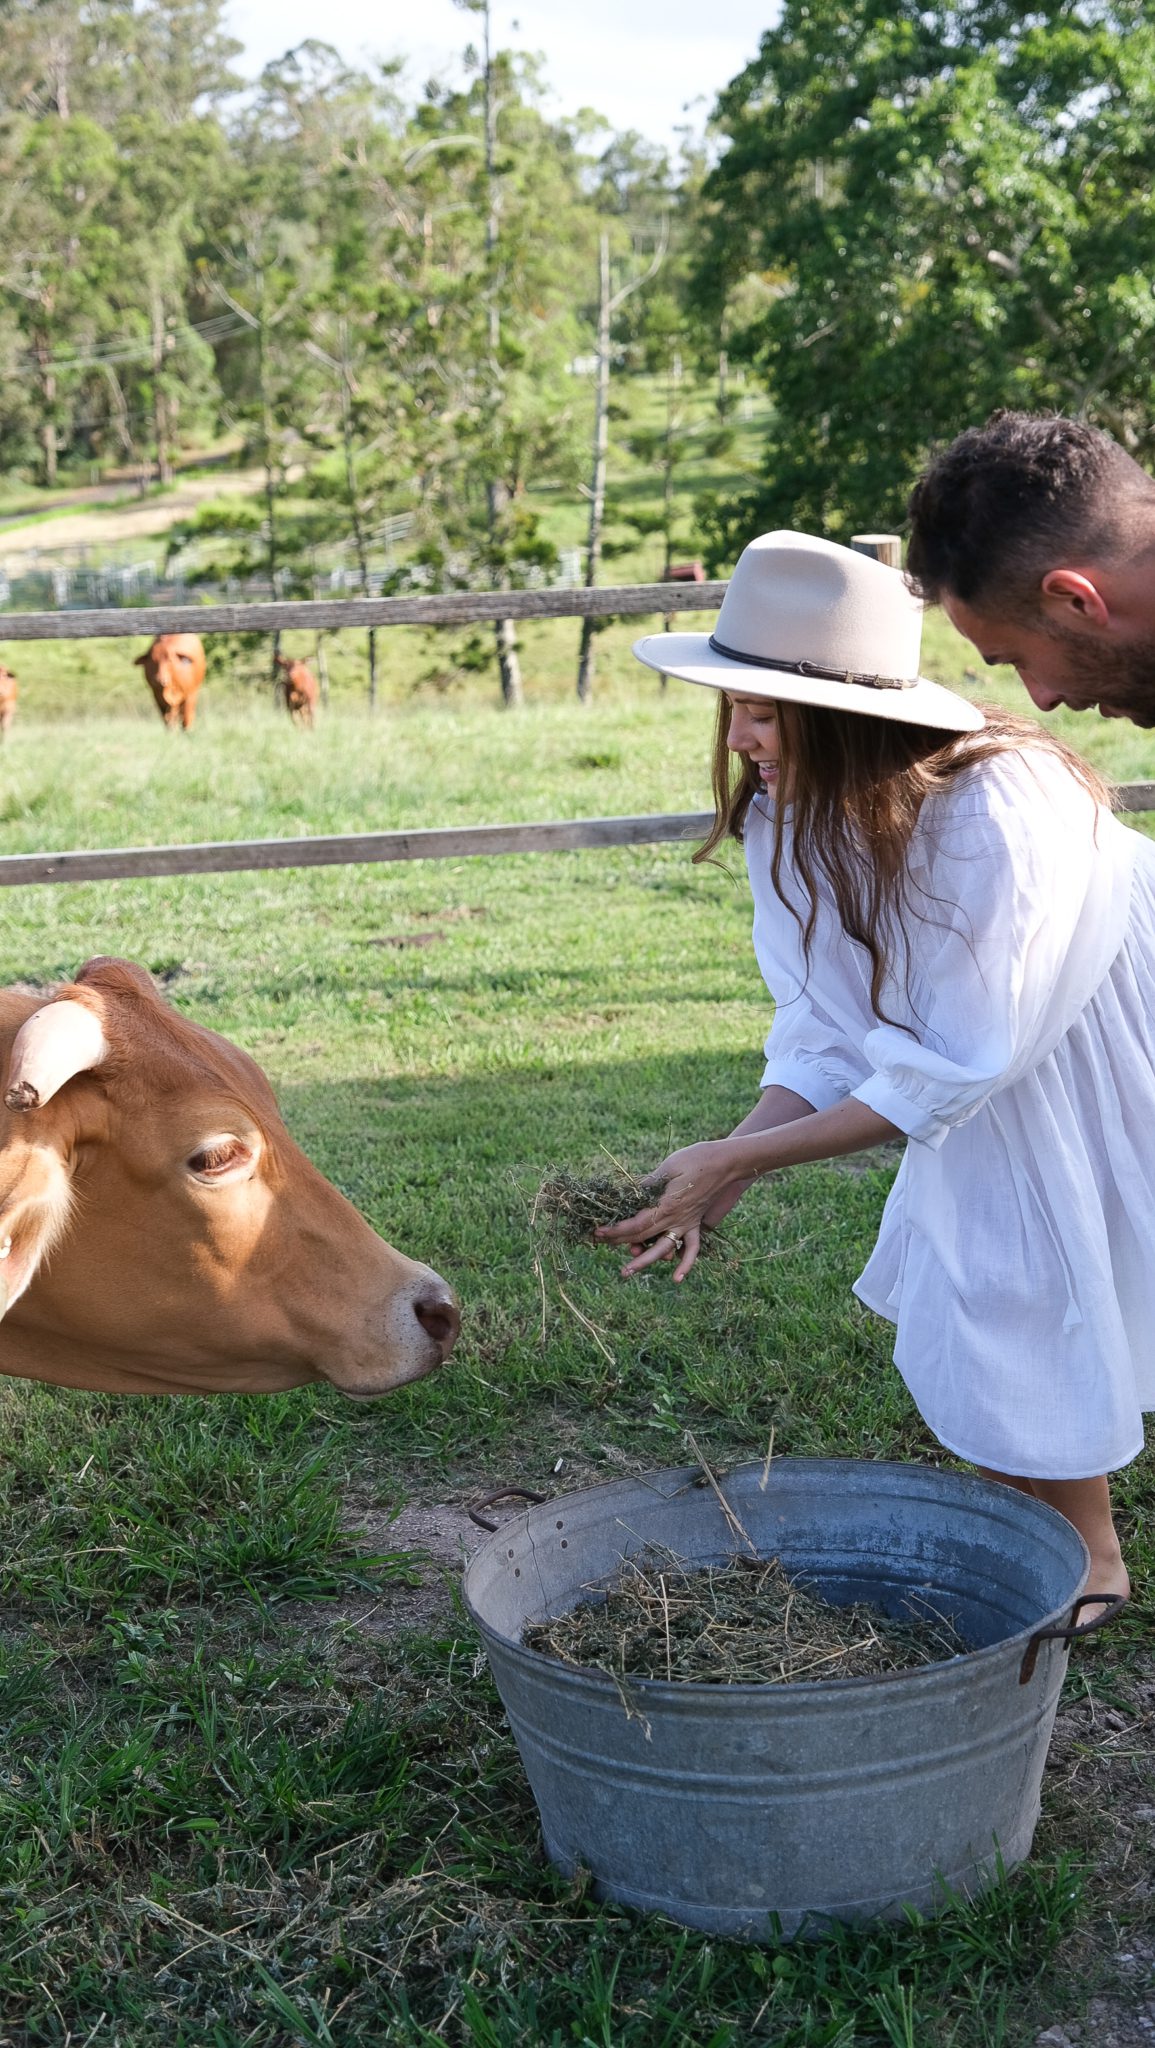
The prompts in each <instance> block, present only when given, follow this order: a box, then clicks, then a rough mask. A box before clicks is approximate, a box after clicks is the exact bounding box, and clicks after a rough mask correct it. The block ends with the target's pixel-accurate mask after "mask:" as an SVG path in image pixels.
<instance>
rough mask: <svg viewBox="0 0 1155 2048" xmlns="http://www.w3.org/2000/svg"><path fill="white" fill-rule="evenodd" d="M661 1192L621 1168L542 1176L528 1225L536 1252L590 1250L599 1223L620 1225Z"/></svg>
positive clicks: (705, 1246)
mask: <svg viewBox="0 0 1155 2048" xmlns="http://www.w3.org/2000/svg"><path fill="white" fill-rule="evenodd" d="M664 1186H665V1182H664V1181H647V1182H646V1183H645V1184H643V1183H642V1182H641V1181H640V1180H636V1179H635V1178H634V1176H633V1174H632V1173H629V1172H627V1170H626V1168H625V1167H624V1166H623V1167H619V1166H614V1167H613V1168H606V1169H602V1170H600V1171H598V1172H596V1173H568V1172H566V1171H564V1170H562V1169H560V1168H559V1169H558V1170H557V1171H556V1172H554V1173H549V1174H547V1175H546V1177H545V1179H544V1180H543V1181H542V1183H541V1186H540V1187H539V1188H538V1191H537V1193H536V1195H535V1196H534V1199H533V1208H532V1210H531V1211H530V1223H531V1225H532V1227H533V1229H534V1231H535V1232H536V1234H537V1238H538V1243H539V1245H540V1246H541V1249H542V1250H543V1251H545V1252H546V1253H547V1254H549V1255H551V1256H556V1255H557V1254H558V1253H560V1252H561V1251H562V1250H564V1249H565V1248H566V1247H568V1246H570V1245H575V1244H590V1243H591V1242H592V1240H593V1234H594V1231H595V1230H596V1229H597V1227H598V1225H599V1224H600V1223H620V1222H621V1220H622V1218H623V1217H624V1216H633V1215H635V1214H636V1213H637V1211H638V1210H639V1209H651V1208H653V1206H654V1204H655V1203H656V1202H659V1201H660V1200H661V1198H662V1191H663V1188H664ZM655 1234H657V1233H655ZM715 1235H716V1233H715V1232H713V1231H706V1232H704V1233H703V1237H702V1246H701V1250H702V1252H703V1253H704V1252H706V1251H708V1250H709V1247H710V1245H711V1243H712V1242H713V1241H714V1238H715Z"/></svg>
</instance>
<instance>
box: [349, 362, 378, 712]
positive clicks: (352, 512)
mask: <svg viewBox="0 0 1155 2048" xmlns="http://www.w3.org/2000/svg"><path fill="white" fill-rule="evenodd" d="M341 442H342V445H343V447H344V450H345V495H346V497H347V498H348V500H349V517H350V519H351V520H352V522H353V545H354V547H355V548H356V550H357V569H358V573H359V575H360V578H361V595H362V597H368V596H370V595H371V593H370V590H369V556H368V551H367V549H366V546H365V530H364V527H363V526H362V524H361V507H360V504H359V503H358V499H357V463H356V458H355V456H354V453H353V379H352V372H351V370H350V367H349V340H348V331H347V329H346V327H345V323H344V321H342V323H341ZM369 709H370V711H376V709H377V634H376V631H375V630H374V628H373V627H370V629H369Z"/></svg>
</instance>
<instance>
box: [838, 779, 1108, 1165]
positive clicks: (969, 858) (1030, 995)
mask: <svg viewBox="0 0 1155 2048" xmlns="http://www.w3.org/2000/svg"><path fill="white" fill-rule="evenodd" d="M932 807H933V811H934V815H933V816H932V817H930V818H929V819H926V820H925V821H924V820H920V831H919V858H918V862H917V863H912V883H911V893H910V902H911V904H912V906H913V907H914V910H915V912H916V915H915V916H914V917H912V918H911V919H910V920H909V928H908V937H909V943H910V973H909V981H908V989H907V1007H906V1009H905V1012H904V1011H902V1010H896V1012H895V1014H896V1015H898V1016H899V1017H900V1019H903V1021H906V1022H907V1023H908V1028H906V1029H903V1028H901V1026H900V1025H892V1024H879V1023H878V1022H877V1020H872V1028H870V1029H869V1030H868V1031H867V1033H866V1036H865V1039H864V1041H863V1047H862V1050H863V1054H864V1057H865V1060H866V1062H867V1064H868V1066H869V1068H870V1069H871V1072H870V1073H869V1075H868V1077H867V1078H865V1079H863V1080H861V1081H859V1082H857V1083H856V1084H855V1086H854V1089H853V1093H854V1094H855V1096H856V1097H857V1098H858V1100H860V1101H862V1102H864V1103H866V1104H867V1105H868V1106H869V1107H870V1108H871V1109H874V1110H876V1111H877V1112H878V1113H879V1115H881V1116H884V1117H886V1118H888V1120H889V1121H890V1122H891V1123H893V1124H896V1125H897V1126H898V1128H899V1129H900V1130H902V1131H904V1132H905V1133H906V1134H907V1136H908V1137H910V1138H913V1139H915V1140H916V1141H918V1142H921V1143H923V1144H926V1145H930V1146H932V1147H937V1146H938V1145H941V1143H942V1142H943V1140H944V1138H945V1137H946V1135H947V1132H948V1131H949V1130H950V1128H951V1126H952V1125H955V1124H959V1123H962V1122H964V1121H965V1120H966V1119H967V1118H968V1117H971V1116H973V1115H974V1114H975V1112H976V1110H978V1109H980V1108H981V1107H982V1105H983V1104H984V1103H985V1102H987V1101H988V1100H989V1099H990V1097H991V1096H993V1095H994V1094H996V1093H997V1092H998V1091H999V1090H1000V1089H1002V1088H1004V1087H1007V1086H1008V1085H1009V1084H1010V1083H1012V1082H1014V1081H1016V1080H1018V1079H1019V1078H1020V1076H1022V1075H1023V1074H1025V1073H1027V1072H1029V1071H1030V1070H1031V1069H1032V1068H1033V1067H1035V1066H1037V1065H1038V1064H1039V1063H1040V1062H1041V1061H1042V1060H1044V1059H1045V1058H1046V1057H1047V1056H1048V1054H1049V1053H1051V1052H1052V1051H1053V1050H1054V1048H1055V1046H1056V1045H1057V1044H1058V1042H1059V1040H1060V1039H1061V1038H1062V1037H1063V1036H1064V1035H1065V1033H1066V1032H1067V1031H1068V1030H1069V1029H1070V1027H1071V1025H1072V1024H1073V1023H1074V1021H1075V1018H1076V1017H1077V1016H1078V1015H1079V1013H1080V1011H1081V1010H1082V1009H1084V1008H1085V1006H1086V1004H1087V1003H1088V1002H1089V1001H1090V999H1091V997H1092V996H1093V995H1094V993H1095V991H1096V989H1097V988H1098V986H1099V984H1100V982H1101V981H1102V980H1103V978H1104V976H1105V975H1106V973H1107V972H1108V970H1109V968H1110V966H1111V963H1112V961H1113V960H1114V958H1115V956H1116V954H1117V953H1118V951H1119V949H1120V947H1121V945H1122V943H1123V940H1124V936H1125V932H1126V928H1127V917H1128V912H1129V905H1130V891H1131V877H1132V871H1133V867H1134V860H1135V852H1136V846H1135V841H1134V835H1133V834H1131V833H1130V832H1128V831H1127V830H1126V829H1125V828H1124V827H1123V826H1121V825H1120V824H1119V823H1118V822H1117V820H1115V819H1113V818H1112V817H1111V816H1110V814H1109V813H1108V812H1106V811H1105V810H1103V809H1102V808H1101V807H1100V806H1098V805H1097V804H1096V802H1095V800H1094V798H1093V797H1092V796H1091V794H1090V792H1089V791H1088V790H1087V789H1086V788H1085V787H1084V786H1083V785H1082V784H1081V783H1080V782H1079V781H1078V780H1077V778H1076V777H1075V776H1073V775H1072V774H1071V772H1070V770H1069V769H1067V768H1066V767H1065V766H1064V765H1063V763H1062V762H1061V761H1060V760H1058V759H1057V758H1056V757H1054V756H1049V755H1047V754H1044V753H1042V752H1041V751H1040V752H1038V753H1035V754H1031V753H1019V754H1012V753H1008V754H1006V755H1004V756H1001V757H997V758H996V759H995V760H994V761H988V762H987V763H984V764H983V767H982V769H981V770H980V771H977V772H975V773H974V774H972V775H971V776H968V778H967V780H966V784H965V785H964V787H963V788H962V789H961V790H960V789H959V787H958V785H956V787H955V789H954V790H951V791H947V792H944V793H943V794H942V795H940V796H937V797H934V798H931V799H928V802H927V805H926V806H924V811H925V810H928V809H931V808H932ZM887 1007H888V1008H889V1007H890V1005H887Z"/></svg>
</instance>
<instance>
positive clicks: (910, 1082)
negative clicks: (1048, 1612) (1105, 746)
mask: <svg viewBox="0 0 1155 2048" xmlns="http://www.w3.org/2000/svg"><path fill="white" fill-rule="evenodd" d="M785 833H786V842H785V851H786V859H785V861H784V877H786V878H788V877H789V814H788V813H787V817H786V819H785ZM773 834H774V826H773V809H772V806H770V805H769V804H768V803H767V802H766V801H765V800H764V799H762V798H756V799H755V801H754V803H753V804H752V805H751V808H750V811H749V812H748V814H747V821H746V830H745V842H746V858H747V864H748V868H749V873H750V880H751V886H752V889H753V895H754V905H755V914H754V946H755V950H756V953H757V956H758V963H759V966H760V967H761V969H762V973H763V976H764V977H765V980H766V984H767V987H768V988H769V989H770V991H771V993H772V995H773V996H774V998H775V1005H776V1008H775V1017H774V1023H773V1027H772V1029H771V1032H770V1036H769V1038H768V1039H767V1042H766V1069H765V1073H764V1076H763V1086H770V1085H773V1084H778V1085H780V1086H782V1087H785V1088H790V1089H793V1090H794V1091H795V1093H797V1094H798V1095H801V1096H802V1097H803V1098H804V1100H805V1101H807V1102H810V1103H813V1105H814V1107H815V1109H828V1108H830V1107H832V1106H833V1105H834V1104H835V1103H837V1102H840V1101H842V1100H843V1099H844V1098H845V1097H847V1096H850V1095H853V1096H855V1097H857V1098H858V1099H859V1100H860V1101H862V1102H866V1103H868V1104H869V1105H870V1106H871V1108H873V1109H876V1110H877V1111H878V1112H879V1114H880V1115H882V1116H884V1117H886V1118H888V1119H889V1121H890V1122H891V1123H893V1124H896V1125H897V1126H898V1128H899V1129H900V1130H901V1131H903V1132H905V1133H906V1136H907V1138H908V1140H909V1142H908V1144H907V1148H906V1152H905V1155H904V1158H903V1162H902V1166H901V1168H900V1170H899V1174H898V1178H897V1180H896V1181H895V1184H894V1188H893V1190H892V1192H891V1194H890V1197H889V1199H888V1201H887V1204H886V1208H885V1210H884V1212H883V1218H882V1225H881V1228H880V1231H879V1235H878V1242H877V1244H876V1246H875V1249H874V1251H873V1253H872V1255H871V1257H870V1260H869V1262H868V1264H867V1266H866V1270H865V1271H864V1272H863V1273H862V1275H861V1276H860V1278H859V1280H858V1281H857V1283H856V1292H857V1293H858V1294H859V1296H860V1297H861V1299H862V1300H863V1301H864V1302H865V1303H866V1304H867V1305H868V1307H870V1308H872V1309H874V1310H876V1311H877V1312H878V1314H879V1315H882V1316H886V1317H888V1318H889V1319H890V1320H891V1321H893V1322H894V1323H896V1324H897V1338H896V1343H895V1363H896V1364H897V1366H898V1368H899V1370H900V1372H901V1373H902V1376H903V1378H904V1379H905V1381H906V1384H907V1386H908V1387H909V1389H910V1392H911V1394H912V1395H913V1397H914V1399H915V1401H916V1403H917V1405H918V1407H919V1410H920V1412H921V1413H922V1415H923V1417H924V1418H925V1420H926V1421H927V1423H928V1424H929V1425H930V1427H931V1429H932V1430H933V1431H934V1433H935V1435H936V1436H937V1437H938V1439H939V1441H940V1442H941V1443H943V1444H944V1445H946V1446H947V1448H948V1449H950V1450H952V1451H954V1452H956V1453H957V1454H958V1455H959V1456H960V1457H963V1458H967V1459H970V1460H973V1461H974V1462H975V1463H976V1464H981V1465H986V1466H989V1467H990V1468H991V1469H992V1470H994V1471H998V1472H1007V1473H1018V1474H1021V1475H1025V1476H1028V1477H1031V1478H1040V1479H1080V1478H1087V1477H1089V1476H1091V1475H1093V1474H1097V1473H1103V1472H1109V1471H1111V1470H1113V1469H1115V1468H1116V1467H1118V1466H1120V1465H1125V1464H1126V1463H1128V1461H1129V1460H1130V1459H1132V1458H1133V1457H1135V1456H1136V1454H1137V1453H1138V1451H1139V1450H1141V1448H1142V1444H1143V1423H1142V1411H1143V1410H1144V1409H1145V1408H1149V1407H1153V1406H1155V844H1152V842H1151V841H1149V840H1147V839H1144V838H1142V837H1141V836H1140V835H1139V834H1138V833H1136V832H1133V831H1130V830H1128V828H1127V827H1126V826H1124V825H1122V824H1120V823H1119V822H1118V820H1117V819H1115V818H1113V817H1111V816H1110V814H1109V813H1108V812H1106V811H1105V810H1103V809H1101V808H1100V807H1099V806H1097V805H1096V804H1095V803H1094V801H1093V800H1092V798H1091V797H1090V795H1089V794H1088V792H1087V791H1086V789H1085V788H1084V787H1083V785H1082V784H1081V783H1080V782H1078V781H1077V779H1076V778H1075V777H1074V776H1072V775H1071V774H1070V772H1069V771H1068V770H1067V769H1066V768H1065V767H1064V766H1063V765H1062V762H1061V761H1060V760H1058V759H1057V758H1056V757H1055V756H1053V755H1049V754H1047V753H1046V752H1044V751H1043V750H1042V749H1030V750H1027V751H1024V752H1020V753H1005V754H1001V755H998V756H996V757H995V758H994V759H993V760H990V761H987V762H984V763H982V764H979V765H976V767H974V768H973V769H971V770H968V771H967V772H966V773H965V774H964V775H963V776H962V777H960V778H959V780H958V781H956V782H955V784H954V785H953V787H952V788H950V789H949V790H947V791H945V792H943V793H941V794H939V795H936V796H934V797H932V798H929V799H928V800H927V801H926V803H925V804H924V806H923V810H922V814H921V816H920V819H919V823H918V826H917V828H916V830H915V833H914V836H913V839H912V842H911V848H910V855H909V870H910V875H911V884H912V887H911V892H910V899H909V900H910V903H911V905H912V907H913V911H914V915H913V916H912V917H911V918H910V919H909V940H910V977H909V991H908V989H907V987H906V985H905V984H904V981H903V978H902V976H901V975H896V976H895V977H893V978H892V980H891V982H890V983H889V985H888V987H887V989H886V991H885V993H884V998H883V1008H884V1009H885V1010H886V1011H887V1012H888V1014H889V1015H890V1016H892V1017H894V1018H895V1019H896V1020H897V1023H896V1024H880V1023H879V1021H878V1018H877V1017H876V1016H875V1015H874V1013H873V1011H872V1010H871V1006H870V995H869V989H870V976H869V962H868V960H867V957H866V954H865V952H864V951H863V949H862V948H861V947H860V946H858V945H856V944H855V943H854V942H853V941H852V940H850V939H848V938H847V937H846V936H845V934H844V933H843V931H842V929H841V926H840V925H839V923H838V920H837V917H836V915H835V912H834V908H833V903H832V901H831V900H830V899H829V898H827V897H825V896H824V897H823V899H822V901H821V903H820V908H819V916H818V923H817V927H816V930H815V933H814V938H813V941H812V945H811V952H810V964H809V969H808V968H807V962H806V959H805V956H804V954H803V949H802V941H801V932H800V929H799V925H798V923H797V921H796V919H795V918H794V917H793V916H792V915H791V912H790V910H789V909H788V908H787V907H786V906H785V905H784V904H783V903H782V902H781V901H780V900H779V898H778V897H777V896H776V894H775V892H774V889H773V887H772V884H771V879H770V861H771V855H772V852H773ZM785 886H787V888H788V889H789V890H790V892H791V894H792V897H793V900H794V901H795V902H796V903H797V904H798V905H799V907H802V905H803V901H804V899H803V897H802V894H801V891H800V890H799V888H798V885H797V883H796V881H792V880H790V879H786V881H785ZM902 1026H905V1027H906V1028H905V1029H903V1028H901V1027H902Z"/></svg>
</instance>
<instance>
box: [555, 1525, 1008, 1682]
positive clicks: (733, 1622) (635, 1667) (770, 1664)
mask: <svg viewBox="0 0 1155 2048" xmlns="http://www.w3.org/2000/svg"><path fill="white" fill-rule="evenodd" d="M588 1590H589V1592H590V1593H591V1594H592V1595H594V1596H595V1597H593V1598H590V1599H587V1600H584V1601H583V1602H582V1604H581V1605H580V1606H578V1607H575V1608H572V1609H571V1611H570V1612H569V1613H568V1614H562V1615H559V1616H557V1617H556V1618H555V1619H554V1620H552V1621H547V1622H538V1623H532V1624H530V1625H529V1626H528V1627H527V1628H526V1629H525V1631H524V1634H523V1638H522V1640H523V1641H524V1642H525V1644H526V1645H527V1647H528V1648H529V1649H531V1650H540V1651H541V1652H543V1654H544V1655H546V1656H548V1657H556V1658H558V1659H559V1660H560V1662H561V1663H563V1664H570V1665H574V1666H578V1667H582V1668H589V1667H592V1668H593V1669H595V1670H600V1671H605V1672H608V1673H609V1675H610V1676H611V1677H613V1678H615V1679H619V1680H621V1679H626V1678H659V1679H669V1680H675V1681H680V1682H682V1683H685V1684H695V1685H793V1684H797V1683H798V1682H799V1681H800V1680H809V1679H827V1678H875V1677H880V1676H882V1675H883V1674H884V1673H888V1672H895V1671H913V1670H916V1669H918V1668H919V1667H920V1666H922V1665H924V1664H937V1663H941V1662H943V1661H944V1660H945V1659H946V1658H948V1657H957V1656H959V1655H960V1654H961V1653H962V1652H963V1651H965V1650H967V1649H968V1648H969V1647H970V1646H969V1644H967V1643H966V1642H964V1641H963V1639H962V1638H961V1637H960V1636H959V1634H958V1633H957V1631H956V1630H955V1628H954V1627H953V1625H952V1624H951V1623H950V1622H949V1621H948V1620H947V1619H946V1618H945V1617H944V1616H942V1615H939V1614H936V1613H934V1612H933V1610H927V1609H923V1610H922V1611H921V1612H920V1611H915V1610H914V1609H912V1611H911V1613H910V1615H909V1616H908V1617H907V1618H906V1619H902V1620H895V1619H893V1618H892V1617H891V1616H889V1615H887V1614H885V1613H884V1612H883V1610H882V1608H881V1607H876V1606H873V1605H869V1604H867V1603H865V1602H859V1603H857V1604H856V1605H854V1606H852V1607H835V1606H832V1605H831V1604H830V1602H829V1601H827V1600H824V1599H823V1598H822V1596H821V1594H820V1593H819V1592H818V1590H817V1589H816V1588H815V1587H814V1586H813V1585H811V1584H808V1583H807V1582H806V1581H804V1580H802V1579H791V1578H789V1577H788V1575H787V1573H786V1572H785V1571H784V1569H783V1567H782V1565H781V1563H780V1562H779V1560H778V1559H777V1558H770V1559H769V1560H766V1559H761V1558H758V1559H755V1558H747V1557H735V1558H732V1559H731V1560H730V1561H729V1562H728V1563H727V1564H724V1565H705V1566H695V1565H687V1564H686V1563H685V1562H684V1560H682V1559H679V1558H676V1557H673V1556H670V1557H668V1558H666V1559H662V1558H660V1557H655V1556H654V1555H653V1553H646V1554H644V1555H642V1556H641V1557H638V1558H635V1559H633V1560H631V1561H630V1562H629V1563H628V1564H624V1565H623V1567H622V1570H621V1572H620V1574H619V1576H618V1578H617V1579H616V1580H615V1581H614V1582H613V1583H612V1584H611V1585H609V1586H607V1587H591V1588H589V1589H588Z"/></svg>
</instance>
